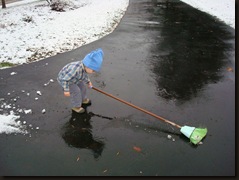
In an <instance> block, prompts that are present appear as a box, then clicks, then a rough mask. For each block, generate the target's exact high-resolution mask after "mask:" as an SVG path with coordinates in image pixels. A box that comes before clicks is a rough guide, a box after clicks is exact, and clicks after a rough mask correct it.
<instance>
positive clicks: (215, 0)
mask: <svg viewBox="0 0 239 180" xmlns="http://www.w3.org/2000/svg"><path fill="white" fill-rule="evenodd" d="M181 1H182V2H185V3H187V4H189V5H191V6H192V7H194V8H196V9H199V10H201V11H203V12H206V13H208V14H211V15H213V16H215V17H217V18H218V19H220V20H221V21H223V22H224V23H226V24H228V25H229V26H231V27H232V28H234V29H235V4H236V3H235V1H234V0H228V1H226V0H181Z"/></svg>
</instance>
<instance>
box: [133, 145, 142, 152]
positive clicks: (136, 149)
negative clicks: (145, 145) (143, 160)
mask: <svg viewBox="0 0 239 180" xmlns="http://www.w3.org/2000/svg"><path fill="white" fill-rule="evenodd" d="M133 149H134V150H135V151H137V152H141V148H140V147H137V146H134V148H133Z"/></svg>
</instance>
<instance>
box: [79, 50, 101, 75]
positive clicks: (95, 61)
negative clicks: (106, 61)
mask: <svg viewBox="0 0 239 180" xmlns="http://www.w3.org/2000/svg"><path fill="white" fill-rule="evenodd" d="M103 56H104V53H103V51H102V49H100V48H99V49H96V50H95V51H91V52H90V53H89V54H87V55H86V56H85V58H84V59H83V61H82V62H83V64H84V65H85V66H86V67H88V68H90V69H92V70H94V71H96V72H99V71H100V68H101V65H102V61H103Z"/></svg>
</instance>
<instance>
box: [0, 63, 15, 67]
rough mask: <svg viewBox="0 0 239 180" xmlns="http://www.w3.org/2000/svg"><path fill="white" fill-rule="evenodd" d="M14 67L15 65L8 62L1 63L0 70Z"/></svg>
mask: <svg viewBox="0 0 239 180" xmlns="http://www.w3.org/2000/svg"><path fill="white" fill-rule="evenodd" d="M14 65H15V64H13V63H9V62H2V63H0V68H6V67H12V66H14Z"/></svg>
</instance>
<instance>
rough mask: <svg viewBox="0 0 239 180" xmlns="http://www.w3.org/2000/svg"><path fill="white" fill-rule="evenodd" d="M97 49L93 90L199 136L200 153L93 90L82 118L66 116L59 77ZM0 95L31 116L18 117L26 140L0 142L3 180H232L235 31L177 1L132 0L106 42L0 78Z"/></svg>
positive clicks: (177, 135)
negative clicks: (95, 179) (132, 179)
mask: <svg viewBox="0 0 239 180" xmlns="http://www.w3.org/2000/svg"><path fill="white" fill-rule="evenodd" d="M99 47H100V48H102V49H103V51H104V53H105V59H104V63H103V67H102V71H101V72H100V73H99V74H96V75H92V76H90V77H91V80H92V82H93V85H94V86H95V87H97V88H99V89H102V90H103V91H105V92H108V93H110V94H112V95H114V96H117V97H119V98H121V99H123V100H126V101H128V102H131V103H133V104H135V105H137V106H139V107H141V108H144V109H146V110H148V111H150V112H153V113H155V114H157V115H159V116H162V117H164V118H166V119H168V120H170V121H172V122H175V123H178V124H179V125H189V126H195V127H207V128H208V134H207V136H206V138H205V139H204V140H203V144H201V145H198V146H195V145H193V144H191V143H190V142H189V139H188V138H186V137H184V136H183V135H181V134H180V132H179V130H178V129H176V128H175V127H172V126H171V125H168V124H165V123H164V122H161V121H159V120H158V119H156V118H154V117H151V116H149V115H147V114H145V113H143V112H141V111H138V110H136V109H133V108H131V107H129V106H127V105H125V104H123V103H121V102H118V101H116V100H114V99H112V98H110V97H107V96H105V95H103V94H101V93H99V92H96V91H94V90H88V95H89V97H90V98H91V100H92V105H91V106H89V107H87V113H86V114H84V115H77V114H74V113H72V112H71V110H70V102H69V100H68V98H66V97H64V96H63V92H62V91H61V88H60V86H59V85H58V83H57V81H56V77H57V74H58V72H59V70H60V69H61V68H62V67H63V66H64V65H65V64H67V63H69V62H71V61H75V60H77V59H82V58H83V57H84V56H85V55H86V54H87V53H88V52H90V51H91V50H93V49H96V48H99ZM11 72H16V73H17V75H13V76H10V75H9V74H10V73H11ZM51 79H52V80H53V81H54V82H50V80H51ZM48 82H50V83H49V84H48V85H47V86H45V84H46V83H48ZM0 89H1V90H0V97H1V98H4V99H5V100H4V101H5V102H7V103H14V99H15V98H16V97H18V98H17V101H16V102H15V104H16V106H17V107H19V108H25V109H32V114H24V113H22V114H20V116H21V119H20V120H21V121H26V122H27V125H29V124H31V125H32V127H28V131H29V134H26V135H21V134H16V135H15V134H11V135H6V134H0V141H1V143H0V152H1V153H0V175H2V176H235V161H236V159H235V30H234V29H232V28H230V27H229V26H227V25H225V24H224V23H222V22H220V21H218V20H216V19H215V18H213V17H212V16H210V15H208V14H206V13H203V12H200V11H198V10H196V9H193V8H192V7H190V6H188V5H187V4H184V3H182V2H180V1H177V0H169V1H166V0H160V1H154V0H130V5H129V7H128V10H127V12H126V14H125V16H124V17H123V19H122V21H121V23H120V24H119V26H118V27H117V28H116V30H115V31H114V32H113V33H111V34H110V35H108V36H106V37H104V38H102V39H100V40H98V41H96V42H93V43H91V44H88V45H85V46H83V47H81V48H78V49H76V50H74V51H71V52H67V53H63V54H58V55H56V56H54V57H50V58H47V59H44V60H41V61H38V62H34V63H31V64H25V65H21V66H18V67H14V68H11V69H3V70H0ZM22 90H24V91H25V92H28V93H30V95H29V96H27V95H26V94H25V93H23V91H22ZM37 91H41V93H42V95H41V96H38V95H37V94H36V92H37ZM9 92H11V94H10V95H7V94H8V93H9ZM36 96H37V97H38V98H39V99H38V100H37V101H36V100H35V97H36ZM43 109H45V110H46V112H45V113H42V110H43ZM10 110H11V109H8V110H6V111H10ZM36 127H39V129H36ZM170 137H171V138H170Z"/></svg>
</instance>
